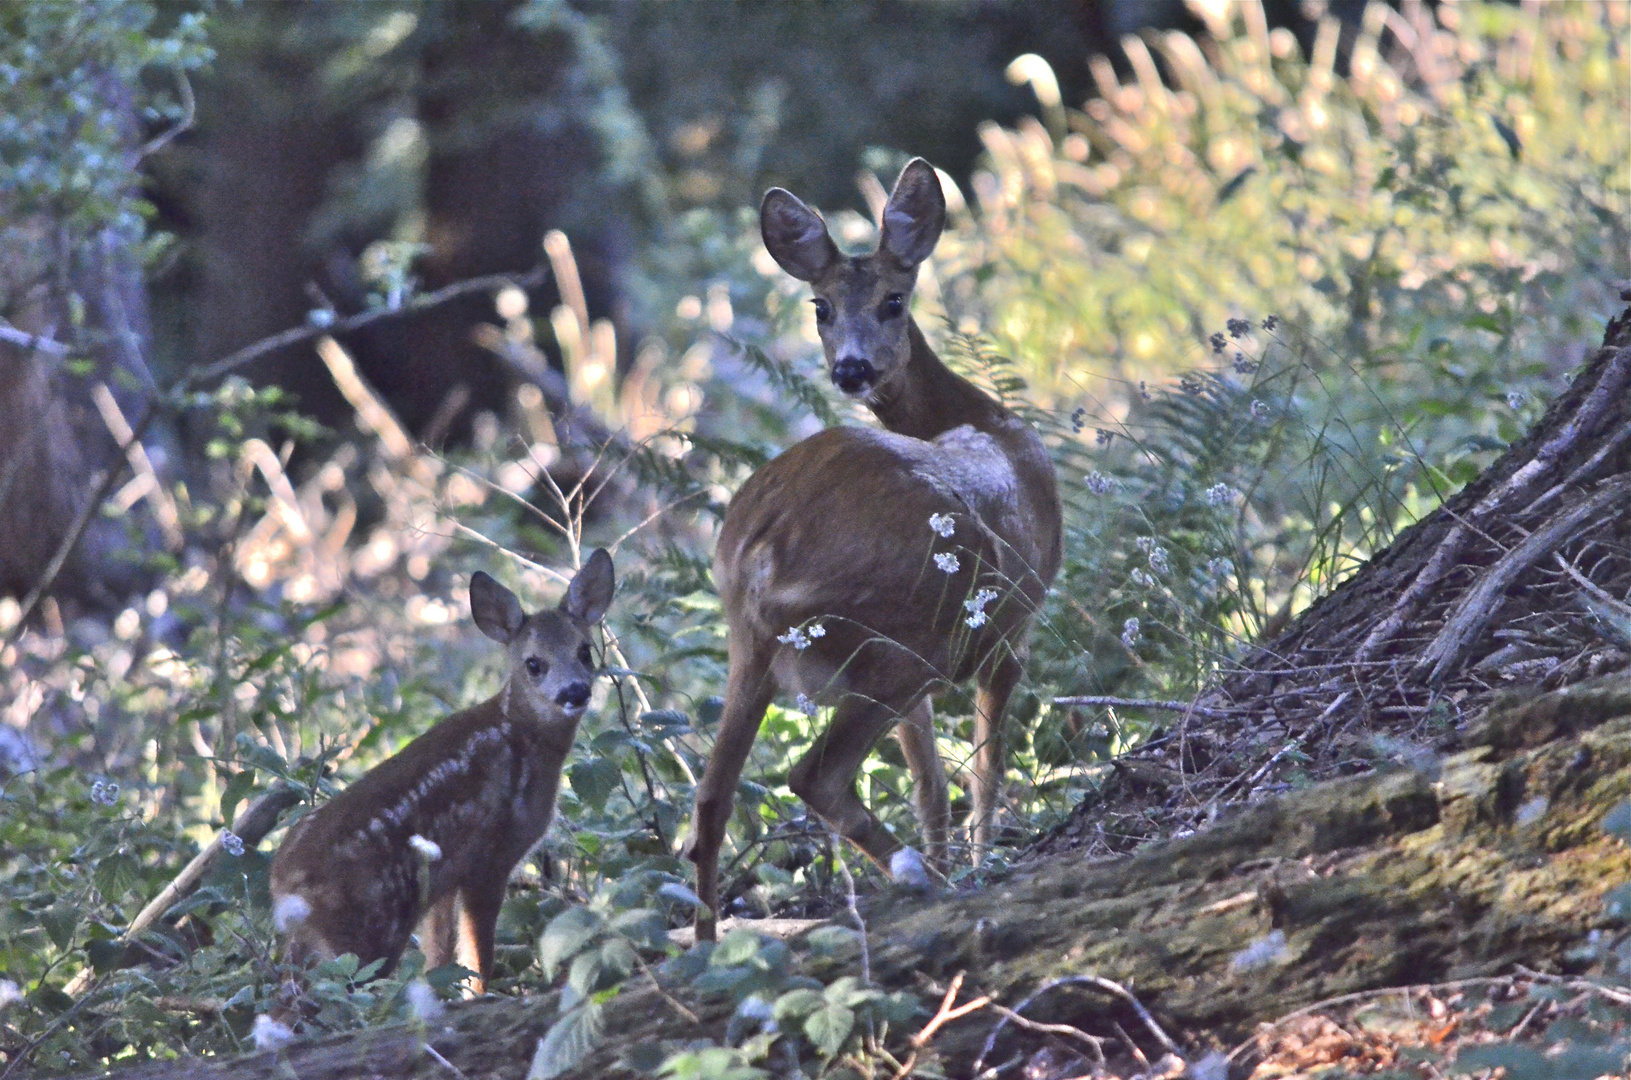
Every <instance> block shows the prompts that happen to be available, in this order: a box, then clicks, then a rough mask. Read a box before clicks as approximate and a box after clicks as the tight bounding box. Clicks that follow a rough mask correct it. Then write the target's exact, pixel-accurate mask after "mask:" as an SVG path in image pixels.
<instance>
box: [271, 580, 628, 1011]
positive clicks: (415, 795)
mask: <svg viewBox="0 0 1631 1080" xmlns="http://www.w3.org/2000/svg"><path fill="white" fill-rule="evenodd" d="M611 595H612V565H611V559H610V558H609V557H608V556H607V555H606V553H605V552H603V551H597V552H595V553H594V554H593V555H592V556H590V558H589V561H588V562H587V563H586V564H585V565H584V568H583V570H582V571H580V572H579V573H578V575H577V577H575V578H574V579H573V581H572V584H571V585H570V586H569V587H568V588H567V593H566V598H565V599H564V600H563V601H562V602H561V606H560V607H559V608H558V609H556V610H552V611H542V612H539V613H537V614H534V615H531V616H525V617H523V615H522V613H521V606H520V603H519V602H518V601H517V600H516V598H515V596H514V595H513V594H512V593H510V591H509V590H508V589H505V588H504V587H503V586H501V585H499V584H498V583H497V582H495V581H494V580H493V579H492V578H490V577H488V576H487V575H486V574H482V573H477V574H476V575H475V576H474V577H473V578H472V580H471V583H470V606H471V611H472V613H473V614H474V616H475V620H476V624H477V625H478V626H479V627H480V628H481V629H482V632H483V633H485V634H487V635H488V636H489V637H492V638H494V639H495V640H497V641H500V642H503V643H504V644H506V645H507V646H508V651H509V660H510V666H509V678H508V679H507V680H506V682H505V684H504V688H503V689H501V690H500V691H499V692H498V693H497V694H496V695H494V696H493V697H491V698H489V699H488V700H486V701H484V702H482V703H481V704H480V705H476V706H474V707H472V708H469V709H466V710H464V711H463V712H458V713H455V714H453V715H452V716H450V717H448V718H447V719H445V720H443V721H441V722H440V723H438V724H437V725H436V726H435V727H433V728H431V729H430V730H429V731H427V732H426V733H425V734H423V735H421V736H420V737H419V738H417V739H415V740H414V741H413V742H411V743H409V744H408V745H407V747H405V748H404V749H403V750H402V752H401V753H399V754H397V755H396V756H395V757H393V758H391V759H389V760H388V761H385V762H383V763H382V764H380V765H379V766H377V767H375V768H374V769H373V770H372V771H370V772H369V773H368V774H367V775H366V776H364V777H363V778H362V779H361V780H358V781H357V782H356V783H355V784H352V785H351V786H350V787H349V788H347V789H346V790H345V791H344V792H343V793H341V794H340V795H338V796H336V797H335V798H333V799H331V800H330V801H329V802H328V803H326V804H325V805H324V806H323V807H322V808H320V809H319V810H318V811H317V812H316V813H314V814H311V815H310V816H308V817H306V818H305V819H303V820H302V821H300V822H299V823H298V824H296V825H295V826H294V827H293V828H291V829H290V830H289V835H288V836H287V837H286V838H285V839H284V841H283V846H282V847H281V848H280V849H279V850H278V853H277V857H276V859H274V860H273V863H272V898H273V905H274V913H275V915H276V917H277V921H278V922H279V924H280V926H279V929H281V930H285V931H286V932H287V934H288V937H289V946H290V953H291V956H292V957H293V958H295V959H297V960H301V959H306V958H311V957H318V958H326V957H332V956H338V955H340V954H343V953H355V954H356V955H357V958H358V959H359V960H360V961H361V962H362V963H364V964H368V963H370V962H372V961H374V960H381V959H382V960H384V961H385V966H384V968H383V969H382V973H384V972H389V971H390V970H391V969H392V968H394V967H395V966H396V963H397V961H398V960H399V959H400V958H401V956H402V952H403V950H404V949H405V948H406V947H407V944H408V938H409V935H410V934H411V933H412V932H413V929H414V927H415V926H416V925H419V926H420V947H421V948H422V949H424V952H425V958H426V964H427V966H428V967H431V968H434V967H438V966H440V965H442V964H446V963H449V962H452V961H455V960H456V961H458V962H459V963H460V964H462V965H464V966H465V967H467V968H469V969H470V970H471V971H474V972H476V975H477V978H476V981H475V983H474V985H473V986H472V989H473V990H474V991H475V992H476V993H481V992H482V991H483V990H484V988H485V985H486V981H487V979H488V977H489V976H490V975H491V974H492V962H493V933H494V926H495V924H496V922H497V920H498V912H499V908H500V907H501V906H502V905H503V902H504V889H505V884H506V883H507V882H508V880H509V877H510V871H511V870H513V869H514V868H515V865H516V863H518V862H520V861H521V859H522V858H523V857H524V856H525V855H526V854H527V852H529V851H530V850H532V847H533V845H534V844H536V843H537V842H538V841H539V839H541V838H542V837H543V835H544V832H545V831H546V830H547V829H548V828H549V822H550V818H551V816H552V815H553V813H554V809H555V795H556V791H557V789H558V787H559V785H560V776H561V765H562V763H563V762H564V761H565V759H566V755H567V754H568V752H569V751H570V750H571V748H572V739H573V737H574V735H575V734H576V732H577V727H578V720H579V719H580V718H581V717H582V715H583V705H584V703H585V702H586V701H587V699H588V687H589V685H590V684H591V683H592V682H593V680H594V670H593V668H592V667H591V666H590V664H589V662H588V646H589V643H590V642H589V630H590V628H591V627H592V626H593V624H594V623H596V622H598V621H599V620H600V617H601V616H602V615H603V614H604V613H605V610H606V606H607V604H608V603H609V602H610V600H611ZM529 665H543V669H542V670H541V671H539V672H538V673H536V674H534V673H533V671H532V670H530V669H529ZM415 836H418V837H422V838H423V839H424V840H428V841H430V842H431V843H434V844H435V845H436V846H437V847H438V848H440V852H441V853H440V857H439V858H435V859H430V860H427V859H426V858H425V857H424V856H423V855H422V854H421V853H420V852H419V851H416V850H415V849H414V847H413V846H412V844H411V843H410V838H411V837H415ZM302 907H304V908H305V909H306V910H305V911H302V910H301V909H302Z"/></svg>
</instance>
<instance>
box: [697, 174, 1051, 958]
mask: <svg viewBox="0 0 1631 1080" xmlns="http://www.w3.org/2000/svg"><path fill="white" fill-rule="evenodd" d="M944 221H945V202H944V198H943V196H942V194H941V191H940V185H939V179H938V178H937V177H936V176H935V173H934V170H933V168H932V167H930V166H929V165H928V163H926V162H924V161H922V160H921V159H919V160H915V161H913V162H912V163H910V164H909V165H907V167H906V169H905V171H903V172H902V173H901V177H900V179H899V181H897V183H896V185H895V191H894V193H893V194H892V195H891V196H890V199H889V203H888V206H887V207H886V208H885V211H884V225H883V232H882V235H881V237H880V243H879V250H878V251H877V252H876V253H874V254H871V255H864V256H859V257H846V256H843V255H841V254H840V253H839V252H838V249H837V247H836V246H835V245H834V244H833V242H832V240H831V238H830V237H829V236H828V235H827V231H826V226H825V223H824V222H822V220H821V218H820V217H819V216H818V215H817V214H816V213H815V212H814V211H812V210H810V209H809V208H808V207H806V206H805V205H804V204H803V203H801V202H799V201H798V199H796V198H794V197H793V196H792V195H790V194H788V193H787V192H785V191H782V190H780V189H773V190H772V191H771V192H769V193H768V194H767V195H766V196H765V200H764V204H763V206H762V207H761V210H760V222H761V229H762V232H763V234H764V239H765V244H766V247H767V248H768V249H769V250H770V253H771V254H772V255H773V256H774V257H775V258H776V260H777V262H778V263H779V264H780V265H781V266H782V268H783V269H785V270H786V271H787V272H788V273H790V274H792V275H793V276H795V277H798V278H801V279H802V280H805V281H808V282H810V283H811V287H812V291H813V292H814V294H815V298H816V301H817V313H818V317H817V325H818V327H819V328H820V331H821V339H822V344H823V347H824V350H825V352H826V356H827V363H828V367H829V370H830V371H831V372H832V374H833V377H834V381H835V383H838V384H839V385H840V387H841V388H844V389H846V392H852V393H854V395H855V396H857V397H859V398H860V399H861V400H863V401H864V402H866V404H867V405H868V406H869V407H870V408H871V409H872V411H873V412H874V414H875V415H876V416H877V417H878V419H879V420H880V421H882V423H883V425H884V427H885V428H887V429H888V430H886V431H876V430H872V429H865V428H851V427H840V428H832V429H829V430H827V431H823V432H821V433H820V434H818V435H814V436H812V437H810V438H809V439H806V440H805V441H803V442H801V443H799V444H797V445H796V446H793V447H792V448H790V449H789V450H787V451H786V452H785V453H783V454H782V455H781V456H780V457H778V458H776V459H775V460H773V461H771V462H770V463H769V464H767V465H766V466H765V467H764V468H762V469H760V470H759V471H758V472H757V473H755V474H754V475H753V476H752V477H751V478H750V479H749V480H748V482H747V483H746V484H744V485H743V486H742V489H741V490H740V491H739V492H737V495H736V498H735V499H734V500H732V502H731V506H730V509H729V511H728V512H727V514H726V516H725V522H724V525H723V527H722V528H721V530H720V537H719V545H718V548H717V550H716V552H715V555H714V576H715V579H716V580H717V581H718V583H719V590H720V597H721V599H722V601H723V603H724V608H725V617H726V620H727V621H728V623H729V627H730V637H729V652H730V675H729V681H728V685H727V687H726V693H725V709H724V713H723V716H722V718H721V721H720V727H719V733H718V736H717V738H716V740H715V744H714V752H713V756H712V757H711V758H710V760H709V762H708V769H707V772H706V773H705V774H704V776H703V778H702V781H701V783H700V784H699V785H698V787H697V797H696V813H695V819H694V821H693V824H692V832H691V837H690V840H689V841H688V844H687V855H688V856H689V857H690V858H691V860H692V861H693V862H695V863H696V865H697V885H698V889H697V891H698V895H699V896H700V897H701V899H702V900H703V904H704V906H703V908H701V909H699V913H698V919H697V933H698V936H699V937H701V938H707V937H711V936H712V935H713V933H714V918H715V914H716V909H717V904H718V879H717V874H718V869H717V867H718V856H719V847H720V843H721V840H722V839H723V836H724V830H725V824H726V821H727V820H728V818H729V816H730V812H731V805H732V802H733V797H734V793H735V789H736V783H737V780H738V779H739V777H740V775H741V771H742V767H743V764H744V763H745V762H746V760H747V755H748V752H749V750H750V749H751V748H752V745H753V740H754V736H755V735H756V733H757V731H758V727H759V722H760V720H761V718H762V717H763V715H764V710H765V708H766V706H767V705H768V704H769V703H770V701H771V699H772V698H773V697H774V696H775V695H776V694H777V693H778V692H782V693H786V694H789V695H791V694H794V693H803V694H806V695H808V696H809V697H810V698H812V699H816V700H820V701H822V702H824V703H826V704H831V705H833V706H835V709H834V715H833V721H832V723H831V725H830V726H829V727H828V728H827V730H826V731H824V732H823V733H822V734H821V735H820V736H819V737H818V738H817V739H816V742H815V745H814V746H812V747H811V749H810V751H809V752H808V753H807V754H806V755H805V756H804V758H803V759H802V760H800V761H799V762H798V764H797V765H795V766H794V767H793V770H792V773H791V774H790V776H789V777H788V783H789V785H790V786H791V787H792V789H793V791H794V792H795V793H797V794H798V795H799V796H800V798H802V799H803V800H804V801H805V802H806V803H807V804H808V805H809V806H810V808H811V809H812V810H814V811H815V812H816V813H817V814H819V815H820V816H821V817H822V818H823V819H825V820H826V821H827V822H829V823H830V824H831V825H832V826H833V827H834V828H835V829H836V830H837V831H838V832H839V833H840V834H841V835H843V836H844V837H845V838H847V839H848V840H850V841H851V842H853V843H854V844H855V845H856V846H857V847H858V848H860V849H861V850H862V851H863V852H864V853H865V854H867V855H868V856H869V857H871V858H872V859H873V860H874V861H876V862H878V863H879V864H880V865H882V866H884V867H886V868H887V867H888V865H889V861H890V857H891V856H892V855H893V854H894V853H895V852H896V851H898V850H899V849H900V844H899V843H898V842H897V841H896V840H895V839H894V838H893V837H892V836H891V835H890V834H889V833H888V832H887V831H886V830H884V829H883V827H882V825H881V824H880V823H879V822H878V820H877V819H876V818H875V817H874V816H873V815H872V813H871V812H870V811H869V810H868V809H867V808H866V807H865V806H864V805H863V804H862V803H861V801H860V799H859V798H858V797H857V796H856V794H855V789H854V779H855V774H856V772H857V770H858V769H859V768H860V765H861V762H862V761H863V760H864V759H865V757H866V755H867V754H868V753H869V752H870V751H871V749H872V746H873V745H874V743H876V741H877V740H878V739H879V738H880V737H881V736H882V735H883V734H884V733H885V732H886V731H888V730H889V729H890V728H891V727H892V726H894V725H896V723H897V722H898V721H900V722H901V723H900V726H899V727H898V728H897V729H896V736H897V738H899V739H900V741H901V745H902V748H903V749H904V751H905V753H906V759H907V763H908V765H909V766H910V767H911V770H912V773H913V779H914V787H915V797H916V802H917V809H918V815H919V818H920V820H921V822H922V825H923V830H924V834H925V838H926V841H927V844H928V846H929V853H930V856H931V858H936V859H941V860H943V858H944V847H945V844H946V842H947V840H948V836H949V828H950V818H951V811H950V805H949V802H948V800H947V792H946V779H945V772H944V768H943V767H942V765H941V762H940V759H939V754H938V752H937V751H936V749H935V744H934V731H933V722H932V715H931V713H930V709H929V695H930V694H932V693H934V692H935V691H937V690H939V689H941V688H943V687H944V686H946V685H947V684H950V683H957V682H962V681H965V680H967V679H969V678H971V677H972V678H974V679H976V681H977V688H978V693H977V698H976V724H975V739H976V744H977V745H976V751H975V761H974V768H973V772H974V775H975V778H976V779H975V784H974V791H973V799H974V815H973V817H974V828H973V840H974V843H975V845H976V847H978V846H982V845H986V844H989V843H990V840H991V831H992V827H993V820H994V816H995V812H996V803H997V798H998V795H999V792H1000V786H1001V781H1002V773H1003V768H1004V757H1005V755H1004V752H1003V746H1002V735H1001V716H1002V711H1003V709H1004V707H1005V706H1006V704H1007V699H1008V696H1009V694H1010V693H1011V692H1012V690H1013V688H1014V685H1015V684H1016V683H1017V681H1018V679H1019V677H1020V675H1021V674H1022V673H1023V670H1024V661H1025V657H1026V654H1027V645H1026V638H1027V635H1028V632H1029V628H1030V623H1031V619H1032V617H1033V616H1034V615H1035V613H1036V610H1037V608H1038V607H1039V606H1040V604H1041V602H1042V597H1043V595H1044V594H1045V593H1046V591H1047V588H1048V585H1049V584H1050V583H1051V582H1052V580H1053V577H1054V574H1055V573H1057V571H1058V568H1059V559H1060V507H1059V496H1058V493H1057V490H1056V488H1055V484H1054V473H1053V466H1052V463H1051V461H1050V459H1049V457H1048V453H1047V450H1046V448H1045V447H1044V446H1043V445H1042V441H1041V439H1040V438H1039V437H1038V436H1037V434H1036V432H1035V431H1034V430H1032V429H1031V427H1030V426H1029V425H1027V424H1026V423H1025V422H1024V421H1022V420H1020V419H1019V418H1018V417H1016V416H1014V415H1013V414H1012V413H1011V412H1009V411H1008V410H1007V409H1006V408H1004V407H1003V406H1002V405H1001V404H1000V403H999V402H997V401H995V400H993V399H992V398H991V397H990V396H989V395H987V394H985V393H984V392H983V391H981V390H979V389H978V388H977V387H975V386H974V385H973V384H971V383H969V382H968V381H967V380H965V379H963V378H961V377H959V376H958V375H956V374H954V373H953V372H951V371H950V370H949V369H948V368H946V366H945V365H944V364H943V363H941V361H940V359H939V357H937V356H936V355H935V354H934V351H933V350H932V349H931V348H930V347H929V344H928V342H927V341H926V340H925V339H924V337H923V334H922V332H921V331H920V330H919V329H918V327H917V325H916V323H915V322H913V321H912V318H911V316H910V314H908V313H907V307H906V301H908V300H909V299H910V296H911V291H912V287H913V284H914V283H915V281H916V277H917V268H918V266H919V264H920V263H921V262H922V261H923V260H924V259H925V258H927V257H928V255H929V254H930V253H931V252H932V251H933V249H934V244H935V241H936V240H937V239H938V238H939V235H940V231H941V229H942V227H943V225H944ZM856 372H864V373H865V374H864V377H862V378H858V377H857V376H856ZM846 382H848V383H850V384H852V385H850V386H846V385H845V384H846ZM857 382H860V383H862V385H854V384H855V383H857ZM936 514H939V515H945V516H948V517H950V518H951V520H952V521H953V523H954V524H955V528H956V531H955V533H954V534H953V535H952V536H951V537H949V538H942V537H940V536H938V535H936V534H935V533H934V532H933V531H932V530H931V529H930V526H929V519H930V517H931V516H932V515H936ZM937 553H938V554H954V555H955V556H956V557H957V561H958V564H959V566H958V569H957V570H956V572H955V573H951V574H947V573H945V572H943V571H942V570H941V569H939V568H938V567H937V566H936V564H935V562H934V561H933V556H934V555H935V554H937ZM981 589H991V590H992V591H993V592H995V593H996V594H997V598H996V599H994V600H992V601H991V602H990V603H989V604H988V605H987V606H986V608H985V614H986V615H987V619H988V621H987V622H985V623H984V624H983V625H982V626H979V627H970V626H969V625H968V622H967V618H968V616H969V612H968V610H967V609H966V608H965V607H964V601H965V600H967V599H969V598H970V597H973V596H974V595H976V593H977V592H978V591H979V590H981ZM812 625H820V626H821V627H822V628H823V629H824V630H825V634H824V635H822V636H820V637H816V638H811V639H810V640H809V644H808V647H806V648H804V649H796V648H793V647H791V646H790V645H788V644H786V643H784V642H780V641H778V640H777V639H778V637H779V636H782V635H785V634H787V632H788V630H789V629H790V628H793V627H801V628H807V627H809V626H812Z"/></svg>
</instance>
